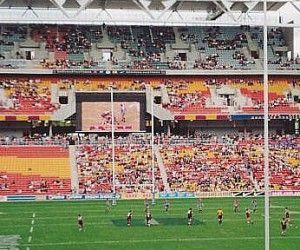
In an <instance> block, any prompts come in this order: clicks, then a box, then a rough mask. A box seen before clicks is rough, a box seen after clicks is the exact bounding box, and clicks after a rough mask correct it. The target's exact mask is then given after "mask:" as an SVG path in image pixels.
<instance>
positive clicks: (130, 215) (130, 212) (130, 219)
mask: <svg viewBox="0 0 300 250" xmlns="http://www.w3.org/2000/svg"><path fill="white" fill-rule="evenodd" d="M131 222H132V211H131V210H129V212H128V214H127V226H129V227H130V226H131Z"/></svg>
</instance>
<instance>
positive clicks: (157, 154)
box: [154, 145, 171, 192]
mask: <svg viewBox="0 0 300 250" xmlns="http://www.w3.org/2000/svg"><path fill="white" fill-rule="evenodd" d="M154 154H155V157H156V161H157V165H158V167H159V171H160V175H161V178H162V181H163V184H164V187H165V191H167V192H170V191H171V189H170V185H169V183H168V177H167V172H166V168H165V165H164V163H163V159H162V158H161V155H160V151H159V147H158V146H156V145H155V146H154Z"/></svg>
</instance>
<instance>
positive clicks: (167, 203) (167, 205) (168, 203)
mask: <svg viewBox="0 0 300 250" xmlns="http://www.w3.org/2000/svg"><path fill="white" fill-rule="evenodd" d="M169 208H170V202H169V201H168V200H167V199H165V211H166V212H168V211H169Z"/></svg>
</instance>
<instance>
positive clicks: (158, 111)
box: [146, 86, 174, 120]
mask: <svg viewBox="0 0 300 250" xmlns="http://www.w3.org/2000/svg"><path fill="white" fill-rule="evenodd" d="M154 96H161V93H158V92H157V91H154ZM151 103H152V102H151V90H150V86H146V109H147V112H148V113H149V114H152V107H151ZM153 113H154V116H155V117H157V118H158V119H160V120H174V115H173V114H172V113H171V112H170V111H169V110H167V109H165V108H163V107H162V105H161V104H154V106H153Z"/></svg>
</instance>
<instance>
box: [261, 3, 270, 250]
mask: <svg viewBox="0 0 300 250" xmlns="http://www.w3.org/2000/svg"><path fill="white" fill-rule="evenodd" d="M263 8H264V29H263V30H264V180H265V182H264V185H265V250H269V249H270V222H269V217H270V216H269V215H270V210H269V127H268V126H269V110H268V109H269V86H268V53H267V49H268V24H267V0H264V5H263Z"/></svg>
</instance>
